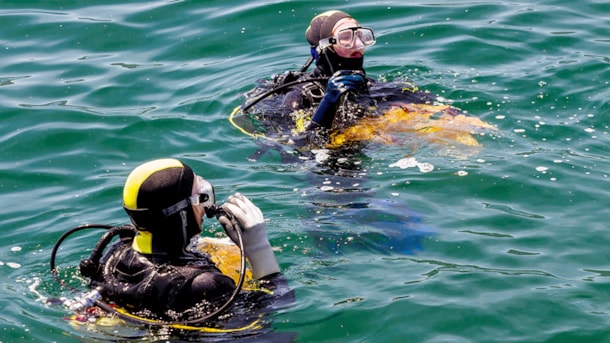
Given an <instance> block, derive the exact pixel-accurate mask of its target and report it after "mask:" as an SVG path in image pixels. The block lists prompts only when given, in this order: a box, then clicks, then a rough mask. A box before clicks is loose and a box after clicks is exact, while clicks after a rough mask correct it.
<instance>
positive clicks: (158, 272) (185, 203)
mask: <svg viewBox="0 0 610 343" xmlns="http://www.w3.org/2000/svg"><path fill="white" fill-rule="evenodd" d="M215 200H216V199H215V192H214V187H213V186H212V184H211V183H210V182H209V181H207V180H205V179H204V178H202V177H201V176H199V175H196V174H195V173H194V172H193V170H192V169H191V168H190V167H189V166H188V165H186V164H185V163H183V162H181V161H179V160H176V159H158V160H153V161H150V162H147V163H144V164H142V165H140V166H138V167H137V168H135V169H134V170H133V171H132V172H131V173H130V174H129V176H128V177H127V180H126V182H125V186H124V189H123V208H124V210H125V211H126V212H127V215H128V216H129V218H130V220H131V223H132V225H129V224H128V225H124V226H122V227H117V228H118V229H119V230H122V231H121V233H120V237H121V238H120V239H119V240H118V241H117V242H116V243H114V244H112V245H110V246H109V247H108V248H107V249H106V251H105V253H104V255H103V256H102V257H101V258H93V257H92V258H91V259H87V260H84V262H85V263H83V262H81V273H82V274H83V275H85V276H87V277H89V278H90V283H89V287H90V288H91V289H95V290H96V291H98V292H99V294H100V295H101V297H102V299H103V302H104V303H107V304H112V306H118V307H121V308H124V309H125V310H127V311H128V312H130V313H134V314H137V315H138V316H143V317H145V318H154V319H158V320H163V321H185V320H187V319H188V320H190V318H195V317H197V315H198V314H201V313H200V312H206V311H207V312H211V311H213V310H214V309H218V308H219V307H221V305H223V304H226V303H227V301H228V300H227V299H229V298H230V296H231V295H232V294H234V292H235V290H236V282H235V281H234V279H232V278H231V277H229V276H227V275H225V274H223V273H222V272H221V271H220V270H219V268H218V267H217V266H216V265H215V264H214V263H213V262H212V259H211V256H210V255H209V254H206V253H204V252H202V251H200V250H198V249H196V247H195V245H196V244H194V243H196V242H195V238H198V236H199V234H201V233H202V223H203V218H204V216H207V217H208V218H211V217H213V216H214V215H216V216H217V218H218V221H219V223H220V224H221V226H222V227H223V228H224V230H225V232H226V233H227V235H228V236H229V237H230V238H231V240H233V241H234V242H235V243H236V244H238V245H240V246H241V248H243V254H244V255H245V257H246V258H247V260H248V262H249V266H250V269H251V273H252V277H253V278H254V279H256V280H257V281H258V287H259V289H260V292H255V291H253V293H258V294H257V295H247V297H248V299H249V301H255V299H256V301H260V302H264V303H267V304H273V303H274V301H275V300H277V299H279V298H283V299H290V298H291V297H292V296H293V294H292V290H290V289H289V287H288V283H287V281H286V279H285V277H284V276H283V274H282V273H281V272H280V268H279V265H278V262H277V260H276V258H275V255H274V252H273V250H272V248H271V245H270V243H269V240H268V238H267V232H266V225H265V221H264V217H263V214H262V212H261V210H260V209H259V208H258V207H257V206H256V205H254V204H253V203H252V202H251V201H250V200H249V199H248V198H247V197H246V196H244V195H242V194H240V193H236V194H235V195H233V196H230V197H229V199H228V201H227V202H226V203H224V204H222V206H218V205H216V204H215ZM102 240H103V239H101V240H100V242H102ZM104 244H108V242H107V241H106V242H104V243H98V245H102V248H101V249H102V250H103V245H104ZM96 250H100V248H99V247H97V246H96V248H95V249H94V251H96ZM97 253H98V254H99V252H97ZM93 254H95V252H94V253H92V256H93ZM98 259H99V261H95V260H98ZM92 260H93V261H92ZM52 269H53V267H52ZM246 293H248V292H246ZM248 307H249V308H250V307H252V308H254V307H256V306H255V305H248ZM186 323H188V322H186Z"/></svg>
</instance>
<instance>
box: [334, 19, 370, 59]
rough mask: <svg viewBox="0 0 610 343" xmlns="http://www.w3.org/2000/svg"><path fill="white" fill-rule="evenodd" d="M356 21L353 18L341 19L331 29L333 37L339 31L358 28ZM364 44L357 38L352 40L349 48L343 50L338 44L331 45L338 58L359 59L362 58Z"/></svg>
mask: <svg viewBox="0 0 610 343" xmlns="http://www.w3.org/2000/svg"><path fill="white" fill-rule="evenodd" d="M358 26H359V24H358V21H357V20H356V19H354V18H343V19H341V20H339V21H338V22H337V23H336V24H335V26H334V27H333V35H336V34H337V33H338V32H339V31H341V30H345V29H350V28H354V27H358ZM364 48H365V46H364V44H363V43H362V41H361V40H360V38H358V37H357V36H356V37H355V39H354V42H353V46H352V47H351V48H345V47H342V46H340V45H339V44H333V49H334V50H335V52H336V53H337V55H339V56H340V57H344V58H359V57H362V56H364Z"/></svg>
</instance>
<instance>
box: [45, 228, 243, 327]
mask: <svg viewBox="0 0 610 343" xmlns="http://www.w3.org/2000/svg"><path fill="white" fill-rule="evenodd" d="M232 224H233V227H234V228H235V232H236V233H237V240H238V246H239V249H240V262H241V263H240V272H239V280H238V282H237V285H236V287H235V289H234V290H233V293H231V296H230V297H229V298H228V299H227V301H225V302H224V304H223V305H222V306H220V307H219V308H217V309H216V310H215V311H213V312H211V313H209V314H207V315H205V316H203V317H200V318H197V319H193V320H187V321H176V322H166V321H159V320H151V319H146V318H140V317H138V316H135V315H131V314H130V315H127V314H124V313H121V312H119V311H117V310H116V309H115V308H113V307H112V306H110V305H109V304H107V303H105V302H104V301H101V300H99V299H98V300H95V302H94V304H95V305H96V306H98V307H99V308H101V309H102V310H104V311H106V312H108V313H110V314H114V315H116V316H117V317H119V318H121V319H123V320H125V321H128V322H132V323H136V324H143V325H147V326H167V325H192V324H201V323H203V322H205V321H206V320H209V319H211V318H213V317H216V316H218V315H219V314H220V313H222V312H223V311H224V310H226V309H227V308H228V307H229V306H230V305H231V304H232V303H233V302H234V301H235V298H236V297H237V295H238V294H239V293H240V292H241V289H242V287H243V284H244V280H245V276H246V254H245V251H244V248H243V246H244V244H243V237H242V230H241V227H240V226H239V224H238V223H237V222H236V221H233V223H232ZM113 228H117V231H116V232H121V231H122V230H121V229H122V228H123V227H115V226H112V225H104V224H84V225H80V226H77V227H74V228H72V229H70V230H68V231H66V232H65V233H64V234H62V235H61V236H60V237H59V239H58V240H57V242H56V243H55V246H54V247H53V250H52V252H51V258H50V267H51V274H52V275H53V277H54V278H55V280H57V282H58V283H59V284H60V285H62V286H65V287H68V288H69V289H70V290H71V291H73V292H79V293H82V291H81V290H78V289H76V288H74V287H70V286H69V285H67V284H66V283H65V282H64V281H63V280H61V279H60V278H59V276H58V275H57V270H56V268H55V258H56V255H57V251H58V250H59V247H60V245H61V243H63V241H64V240H65V239H66V238H67V237H69V236H70V235H72V234H74V233H75V232H78V231H81V230H87V229H105V230H111V229H113ZM132 230H133V229H132ZM114 235H115V233H114V232H110V231H109V232H107V233H105V234H104V236H102V238H101V239H100V241H102V240H103V242H102V243H104V244H98V245H96V247H95V248H94V249H93V251H92V253H91V257H90V260H91V261H92V262H94V263H95V262H96V261H95V259H97V261H99V258H101V254H102V252H103V249H104V247H105V246H106V245H107V244H108V243H109V242H110V240H111V239H112V237H113V236H114Z"/></svg>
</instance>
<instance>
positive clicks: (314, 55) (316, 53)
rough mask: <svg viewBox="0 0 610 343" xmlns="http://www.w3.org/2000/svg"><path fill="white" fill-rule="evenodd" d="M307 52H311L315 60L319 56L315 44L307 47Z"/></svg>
mask: <svg viewBox="0 0 610 343" xmlns="http://www.w3.org/2000/svg"><path fill="white" fill-rule="evenodd" d="M309 53H310V54H311V57H313V59H314V60H315V61H316V62H317V61H318V58H319V57H320V55H318V49H317V48H316V47H315V46H312V47H310V48H309Z"/></svg>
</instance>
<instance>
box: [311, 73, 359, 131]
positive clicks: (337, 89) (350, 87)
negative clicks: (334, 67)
mask: <svg viewBox="0 0 610 343" xmlns="http://www.w3.org/2000/svg"><path fill="white" fill-rule="evenodd" d="M363 90H366V79H365V77H364V73H363V72H362V71H360V70H339V71H338V72H336V73H334V74H333V76H331V77H330V79H328V83H327V84H326V93H324V98H322V101H321V102H320V105H319V106H318V108H317V109H316V113H314V115H313V117H312V118H311V126H310V128H315V127H323V128H325V129H330V128H331V127H332V125H333V121H334V120H335V114H336V112H337V106H338V104H339V100H340V99H341V96H342V95H343V94H345V93H346V92H356V93H357V92H359V91H363Z"/></svg>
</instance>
